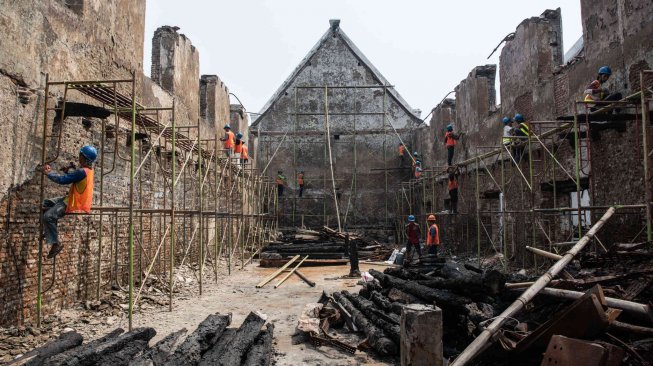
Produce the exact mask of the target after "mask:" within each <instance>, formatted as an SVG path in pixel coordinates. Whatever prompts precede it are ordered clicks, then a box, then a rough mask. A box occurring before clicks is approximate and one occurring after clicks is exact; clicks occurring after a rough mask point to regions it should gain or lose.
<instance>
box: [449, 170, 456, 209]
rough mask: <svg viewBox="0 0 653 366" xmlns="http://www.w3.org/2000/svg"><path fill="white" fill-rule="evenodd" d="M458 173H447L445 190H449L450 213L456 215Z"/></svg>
mask: <svg viewBox="0 0 653 366" xmlns="http://www.w3.org/2000/svg"><path fill="white" fill-rule="evenodd" d="M457 175H458V172H456V173H449V182H448V183H447V188H448V189H449V202H450V206H451V207H450V208H451V213H453V214H455V213H458V178H457Z"/></svg>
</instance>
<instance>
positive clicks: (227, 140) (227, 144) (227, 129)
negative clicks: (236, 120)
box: [220, 125, 235, 156]
mask: <svg viewBox="0 0 653 366" xmlns="http://www.w3.org/2000/svg"><path fill="white" fill-rule="evenodd" d="M234 140H235V136H234V133H233V132H231V126H229V125H224V137H221V138H220V141H222V142H224V145H223V148H224V151H225V154H227V156H231V151H232V150H233V148H234V145H235V141H234Z"/></svg>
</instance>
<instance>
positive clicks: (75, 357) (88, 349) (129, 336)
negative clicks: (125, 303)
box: [44, 328, 156, 366]
mask: <svg viewBox="0 0 653 366" xmlns="http://www.w3.org/2000/svg"><path fill="white" fill-rule="evenodd" d="M114 332H116V331H114ZM155 334H156V331H154V329H152V328H135V329H133V330H132V331H131V332H127V333H125V334H122V335H120V336H117V337H112V338H105V341H104V342H101V343H99V344H98V343H94V342H91V343H89V344H87V345H82V346H80V347H77V348H74V349H72V350H70V351H69V352H65V353H64V354H60V355H57V356H54V357H51V358H50V359H48V360H47V361H46V362H45V363H44V365H58V366H86V365H95V364H97V363H98V362H100V361H101V360H102V358H103V357H104V356H106V355H110V354H113V353H116V352H119V351H120V350H122V349H123V348H125V347H126V346H127V345H129V344H131V343H134V342H136V341H145V342H149V340H150V339H152V337H154V335H155Z"/></svg>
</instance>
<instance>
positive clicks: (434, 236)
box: [426, 215, 440, 257]
mask: <svg viewBox="0 0 653 366" xmlns="http://www.w3.org/2000/svg"><path fill="white" fill-rule="evenodd" d="M426 222H427V224H428V228H429V229H428V231H427V232H426V250H427V253H428V254H432V255H435V256H436V257H437V255H438V247H439V246H440V229H439V228H438V225H437V224H436V223H435V215H429V217H428V218H427V219H426Z"/></svg>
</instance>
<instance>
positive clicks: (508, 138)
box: [501, 117, 513, 146]
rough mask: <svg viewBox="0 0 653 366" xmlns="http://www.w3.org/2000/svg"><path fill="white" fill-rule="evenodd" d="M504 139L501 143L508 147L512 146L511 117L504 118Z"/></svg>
mask: <svg viewBox="0 0 653 366" xmlns="http://www.w3.org/2000/svg"><path fill="white" fill-rule="evenodd" d="M502 121H503V137H502V138H501V142H502V143H503V144H504V145H506V146H510V144H512V136H513V135H512V132H513V131H512V119H510V117H503V120H502Z"/></svg>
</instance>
